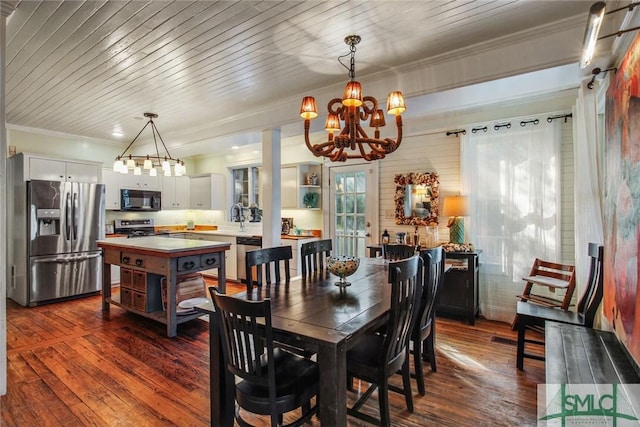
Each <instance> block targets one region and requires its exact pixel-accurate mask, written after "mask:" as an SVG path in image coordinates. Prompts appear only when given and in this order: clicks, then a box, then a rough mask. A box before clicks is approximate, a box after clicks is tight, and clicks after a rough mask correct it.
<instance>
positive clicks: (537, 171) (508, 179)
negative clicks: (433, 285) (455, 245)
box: [462, 123, 561, 321]
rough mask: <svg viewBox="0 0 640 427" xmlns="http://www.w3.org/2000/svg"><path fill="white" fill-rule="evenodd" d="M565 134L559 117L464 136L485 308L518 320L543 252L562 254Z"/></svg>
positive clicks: (496, 316)
mask: <svg viewBox="0 0 640 427" xmlns="http://www.w3.org/2000/svg"><path fill="white" fill-rule="evenodd" d="M559 147H560V135H559V132H558V128H557V126H556V125H555V124H547V123H540V125H538V126H534V127H527V128H518V129H511V130H504V129H501V130H499V131H495V132H488V133H486V134H485V133H478V134H477V135H476V134H474V135H469V136H465V137H463V138H462V174H463V181H464V189H465V194H466V195H467V196H468V198H469V202H470V203H469V206H470V215H469V222H470V227H469V236H468V240H469V241H470V242H471V243H473V244H474V246H475V247H476V248H478V249H481V250H482V251H483V252H482V255H481V262H482V264H483V267H482V270H481V274H482V276H483V277H481V279H480V287H481V289H480V290H479V291H480V310H481V312H482V313H483V315H485V316H486V317H487V318H489V319H494V320H503V321H511V320H512V319H513V314H514V313H515V300H516V295H518V294H519V293H520V292H521V291H522V288H523V282H522V280H521V278H522V277H524V276H525V275H526V274H527V272H528V270H529V268H530V267H531V265H532V263H533V260H534V259H535V258H541V259H547V260H558V259H559V255H560V250H561V248H560V245H561V241H560V224H561V204H560V188H561V186H560V181H561V174H560V163H561V162H560V151H559Z"/></svg>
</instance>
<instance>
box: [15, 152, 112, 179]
mask: <svg viewBox="0 0 640 427" xmlns="http://www.w3.org/2000/svg"><path fill="white" fill-rule="evenodd" d="M12 159H13V162H14V164H15V167H18V168H20V169H22V175H23V177H24V180H25V181H29V180H34V179H37V180H44V181H69V182H91V183H94V184H97V183H99V182H100V180H101V174H102V164H101V163H98V162H89V161H86V162H85V161H81V160H64V159H56V158H50V157H45V156H38V155H33V154H26V153H18V154H16V155H15V156H13V158H12Z"/></svg>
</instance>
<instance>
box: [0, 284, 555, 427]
mask: <svg viewBox="0 0 640 427" xmlns="http://www.w3.org/2000/svg"><path fill="white" fill-rule="evenodd" d="M236 288H237V289H238V290H244V285H241V286H236ZM229 289H231V291H230V292H232V290H233V289H234V288H232V287H230V288H229ZM100 304H101V301H100V298H99V296H92V297H88V298H82V299H78V300H72V301H65V302H60V303H56V304H50V305H45V306H39V307H33V308H24V307H20V306H18V305H17V304H15V303H13V302H10V301H8V303H7V322H8V324H9V325H8V326H7V343H8V346H7V354H8V366H7V387H8V390H7V395H5V396H2V397H0V424H1V425H2V426H3V427H4V426H17V427H23V426H28V427H31V426H46V425H54V426H56V427H57V426H59V425H64V426H65V427H66V426H100V427H102V426H116V425H121V426H132V425H135V426H155V425H192V426H202V427H204V426H208V425H209V405H208V401H209V388H208V369H209V368H208V363H209V362H208V357H209V347H208V345H209V344H208V338H209V337H208V324H207V323H206V322H204V321H202V320H194V321H191V322H187V323H185V324H181V325H179V326H178V336H177V337H176V338H168V337H166V327H165V325H162V324H159V323H156V322H154V321H152V320H149V319H146V318H142V317H140V316H136V315H135V314H131V313H128V312H126V311H125V310H122V309H120V308H118V307H111V310H110V312H109V313H103V312H102V310H101V308H100ZM29 319H31V321H30V320H29ZM34 325H35V326H34ZM436 328H437V345H436V351H437V363H438V371H437V372H431V370H430V368H429V367H428V364H427V365H426V366H425V368H424V369H425V370H424V372H425V380H426V388H427V394H426V396H420V395H418V394H417V390H416V387H415V382H413V383H412V387H413V395H414V405H415V411H414V413H409V412H408V411H407V409H406V407H405V402H404V397H403V396H401V395H399V394H396V393H391V394H390V406H391V413H392V417H393V425H394V426H397V427H417V426H446V427H447V426H450V427H461V426H471V425H473V426H513V425H517V426H534V425H536V384H537V383H542V382H544V363H543V362H539V361H529V360H527V361H526V363H525V370H524V371H518V370H517V369H516V366H515V355H516V347H515V345H512V344H510V342H511V343H512V342H513V340H515V338H516V334H515V332H514V331H511V330H510V325H508V324H506V323H497V322H490V321H486V320H483V319H478V321H477V322H476V324H475V325H474V326H469V325H466V324H464V323H461V322H459V321H456V320H447V319H440V318H438V319H437V321H436ZM495 338H499V340H495ZM391 381H392V383H394V384H397V385H400V384H401V380H400V377H399V376H394V378H392V380H391ZM366 387H367V384H366V383H357V390H358V391H357V392H355V393H354V392H348V393H347V398H348V404H349V405H351V404H353V402H354V401H355V400H356V399H357V397H358V396H359V393H362V392H363V390H364V389H365V388H366ZM33 396H37V399H38V400H41V401H42V404H34V402H33V401H32V399H33ZM49 403H50V405H48V404H49ZM377 405H378V401H377V392H375V393H374V394H373V395H372V396H371V398H370V399H369V400H368V402H367V403H366V404H365V405H364V407H363V410H364V411H366V412H368V413H370V414H372V415H374V416H377V415H378V406H377ZM247 419H248V420H249V421H250V422H251V423H252V424H254V425H256V426H267V425H268V419H267V418H265V417H258V416H255V415H247ZM290 419H291V415H287V416H286V417H285V420H290ZM348 424H349V425H350V426H366V425H367V424H366V423H363V422H360V421H358V420H356V419H352V418H349V420H348ZM310 425H311V426H319V425H320V422H319V421H318V420H317V419H314V420H313V421H312V423H311V424H310Z"/></svg>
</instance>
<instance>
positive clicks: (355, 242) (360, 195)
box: [325, 162, 379, 257]
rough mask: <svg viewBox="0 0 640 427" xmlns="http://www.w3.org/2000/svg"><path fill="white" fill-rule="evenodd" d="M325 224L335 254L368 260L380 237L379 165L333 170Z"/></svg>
mask: <svg viewBox="0 0 640 427" xmlns="http://www.w3.org/2000/svg"><path fill="white" fill-rule="evenodd" d="M329 171H330V173H329V174H328V175H329V182H328V187H329V190H330V191H329V200H327V202H328V206H329V209H327V210H326V211H325V224H328V225H329V235H330V237H331V239H332V240H333V254H335V255H352V256H357V257H365V256H367V254H366V252H367V246H368V245H371V244H373V243H374V240H377V239H374V237H373V236H377V235H378V205H379V203H378V194H379V192H378V163H377V162H374V163H367V164H358V165H349V166H330V167H329Z"/></svg>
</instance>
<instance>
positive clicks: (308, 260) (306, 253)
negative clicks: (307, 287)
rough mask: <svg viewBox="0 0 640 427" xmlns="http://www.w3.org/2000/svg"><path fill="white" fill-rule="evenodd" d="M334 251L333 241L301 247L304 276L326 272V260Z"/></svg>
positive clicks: (305, 244) (321, 241)
mask: <svg viewBox="0 0 640 427" xmlns="http://www.w3.org/2000/svg"><path fill="white" fill-rule="evenodd" d="M332 249H333V243H332V241H331V239H324V240H316V241H315V242H308V243H303V244H302V246H301V247H300V257H301V264H302V275H303V276H306V275H307V272H309V273H311V272H316V271H319V270H324V262H325V259H326V258H327V257H328V256H329V255H331V250H332Z"/></svg>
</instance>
